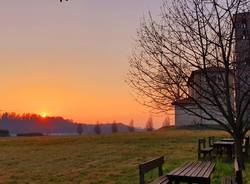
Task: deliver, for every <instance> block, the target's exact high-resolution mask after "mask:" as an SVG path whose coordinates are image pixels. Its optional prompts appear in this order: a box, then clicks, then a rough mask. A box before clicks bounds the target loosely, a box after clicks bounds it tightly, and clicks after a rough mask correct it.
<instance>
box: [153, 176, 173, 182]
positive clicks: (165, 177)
mask: <svg viewBox="0 0 250 184" xmlns="http://www.w3.org/2000/svg"><path fill="white" fill-rule="evenodd" d="M169 183H170V182H169V179H168V178H167V176H161V177H160V178H158V179H156V180H155V181H153V182H151V183H149V184H169Z"/></svg>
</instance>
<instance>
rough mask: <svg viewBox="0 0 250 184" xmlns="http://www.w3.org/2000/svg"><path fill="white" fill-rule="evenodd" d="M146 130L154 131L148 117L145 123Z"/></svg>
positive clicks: (151, 120)
mask: <svg viewBox="0 0 250 184" xmlns="http://www.w3.org/2000/svg"><path fill="white" fill-rule="evenodd" d="M146 130H147V131H153V130H154V126H153V118H152V117H149V118H148V120H147V122H146Z"/></svg>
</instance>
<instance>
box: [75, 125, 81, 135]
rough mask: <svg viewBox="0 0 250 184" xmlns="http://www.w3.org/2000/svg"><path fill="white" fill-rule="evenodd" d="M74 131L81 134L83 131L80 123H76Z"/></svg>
mask: <svg viewBox="0 0 250 184" xmlns="http://www.w3.org/2000/svg"><path fill="white" fill-rule="evenodd" d="M76 131H77V133H78V134H79V135H82V133H83V127H82V124H81V123H79V124H77V127H76Z"/></svg>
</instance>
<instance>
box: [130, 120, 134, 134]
mask: <svg viewBox="0 0 250 184" xmlns="http://www.w3.org/2000/svg"><path fill="white" fill-rule="evenodd" d="M134 131H135V127H134V120H133V119H131V121H130V122H129V132H134Z"/></svg>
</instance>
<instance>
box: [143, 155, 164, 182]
mask: <svg viewBox="0 0 250 184" xmlns="http://www.w3.org/2000/svg"><path fill="white" fill-rule="evenodd" d="M163 164H164V157H163V156H161V157H159V158H156V159H154V160H151V161H148V162H145V163H143V164H140V165H139V175H140V184H145V179H144V176H145V174H146V173H147V172H149V171H151V170H153V169H155V168H158V172H159V178H157V179H156V180H154V181H153V182H151V183H150V184H168V183H169V180H168V178H167V176H163V170H162V166H163Z"/></svg>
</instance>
